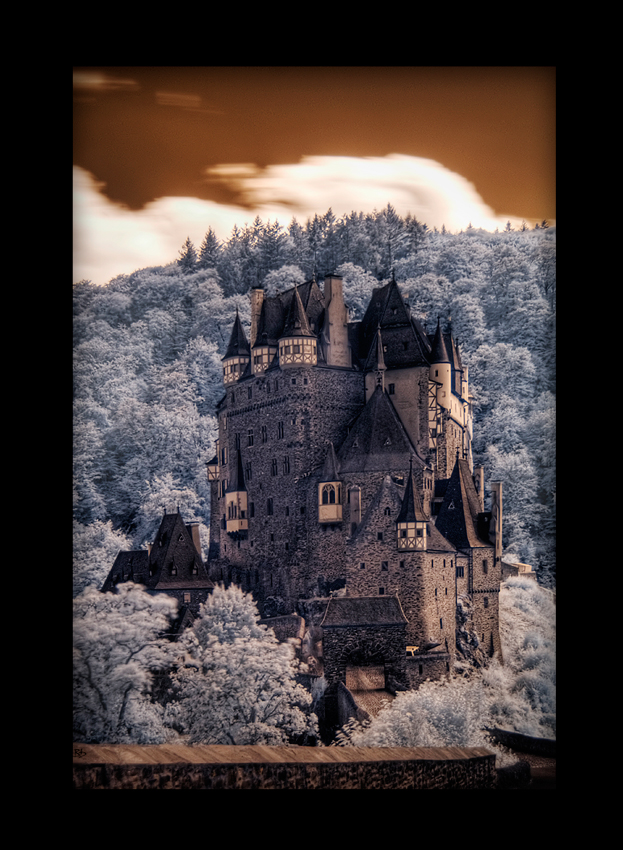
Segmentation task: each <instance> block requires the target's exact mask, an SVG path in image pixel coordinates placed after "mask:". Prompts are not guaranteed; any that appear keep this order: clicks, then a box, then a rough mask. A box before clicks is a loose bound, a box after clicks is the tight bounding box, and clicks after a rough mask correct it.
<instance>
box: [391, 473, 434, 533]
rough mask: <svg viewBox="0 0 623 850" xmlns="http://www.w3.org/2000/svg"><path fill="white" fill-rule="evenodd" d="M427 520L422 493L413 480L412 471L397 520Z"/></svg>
mask: <svg viewBox="0 0 623 850" xmlns="http://www.w3.org/2000/svg"><path fill="white" fill-rule="evenodd" d="M427 520H428V517H427V516H426V514H425V513H424V509H423V508H422V500H421V499H420V493H419V491H418V489H417V487H416V486H415V484H414V482H413V473H410V474H409V477H408V478H407V485H406V487H405V494H404V497H403V500H402V506H401V508H400V513H399V514H398V518H397V519H396V522H426V521H427Z"/></svg>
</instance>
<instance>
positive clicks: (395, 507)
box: [351, 475, 402, 542]
mask: <svg viewBox="0 0 623 850" xmlns="http://www.w3.org/2000/svg"><path fill="white" fill-rule="evenodd" d="M401 504H402V496H401V494H400V490H399V489H398V485H397V484H395V482H394V481H393V480H392V477H391V475H386V476H385V477H384V478H383V481H382V482H381V484H380V485H379V487H378V488H377V490H376V493H375V494H374V495H373V496H372V498H371V499H370V503H369V505H368V507H367V508H366V510H365V513H364V515H363V517H362V518H361V522H360V523H359V525H358V526H357V528H356V529H355V531H354V532H353V534H352V536H351V540H352V542H356V541H358V540H361V539H363V540H365V537H366V534H367V533H369V532H370V531H372V532H373V533H375V532H376V531H378V522H379V520H380V518H381V516H382V513H383V512H384V509H385V508H386V507H389V508H391V511H392V516H396V514H397V513H398V512H399V511H400V506H401Z"/></svg>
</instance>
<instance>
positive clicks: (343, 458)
mask: <svg viewBox="0 0 623 850" xmlns="http://www.w3.org/2000/svg"><path fill="white" fill-rule="evenodd" d="M337 457H338V460H339V462H340V472H341V473H345V472H377V471H381V472H389V471H391V470H400V471H404V470H405V469H407V467H408V465H409V461H410V458H411V457H413V459H414V462H415V463H416V464H419V465H420V466H423V465H424V460H423V459H422V458H421V457H420V456H419V455H418V453H417V450H416V449H415V447H414V446H413V444H412V442H411V440H410V439H409V436H408V434H407V432H406V431H405V429H404V426H403V424H402V422H401V421H400V418H399V416H398V414H397V413H396V410H395V409H394V406H393V404H392V403H391V401H390V399H389V396H388V395H387V393H385V392H384V391H383V390H382V389H381V387H379V386H377V387H376V389H375V391H374V393H373V395H372V398H371V399H370V401H368V403H367V404H366V405H365V406H364V408H363V409H362V411H361V413H360V414H359V416H358V417H357V419H356V420H355V423H354V425H353V427H352V428H351V431H350V433H349V434H348V436H347V437H346V439H345V440H344V442H343V443H342V445H341V447H340V449H339V451H338V453H337Z"/></svg>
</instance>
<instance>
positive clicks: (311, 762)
mask: <svg viewBox="0 0 623 850" xmlns="http://www.w3.org/2000/svg"><path fill="white" fill-rule="evenodd" d="M496 779H497V776H496V771H495V755H494V754H493V753H491V752H489V751H488V750H487V749H485V748H484V747H471V748H467V747H435V748H427V747H417V748H416V747H413V748H397V747H382V748H362V747H331V748H316V747H289V746H284V747H226V746H218V747H183V746H161V747H156V746H153V747H136V746H132V747H123V746H101V747H94V746H91V745H86V744H75V745H74V764H73V787H74V790H136V789H145V790H150V789H154V790H156V789H157V790H166V789H232V790H238V789H249V790H251V789H262V790H270V789H275V790H278V789H288V790H291V789H301V790H310V789H325V790H327V789H340V790H348V789H352V790H356V789H378V790H389V789H405V790H406V789H420V788H423V789H466V790H468V789H480V788H482V789H491V788H495V787H496Z"/></svg>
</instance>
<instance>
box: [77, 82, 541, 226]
mask: <svg viewBox="0 0 623 850" xmlns="http://www.w3.org/2000/svg"><path fill="white" fill-rule="evenodd" d="M554 89H555V70H554V69H553V68H542V67H502V68H492V67H485V68H473V67H466V68H463V67H434V68H418V67H409V68H405V67H388V68H385V67H361V68H352V67H335V68H333V67H303V68H296V67H294V68H291V67H278V68H270V67H258V68H252V67H233V68H227V67H217V68H210V67H204V68H196V67H183V68H177V67H156V68H143V67H113V66H111V67H106V68H76V69H75V86H74V164H75V165H77V166H80V167H81V168H82V169H84V170H85V171H87V172H89V173H90V174H92V175H93V177H95V178H96V179H97V180H100V181H103V182H104V183H105V184H106V188H105V194H106V196H107V197H108V198H109V199H110V200H112V201H116V202H119V203H122V204H125V205H128V206H129V208H130V209H132V210H138V209H141V208H142V207H143V206H144V204H146V203H148V202H150V201H153V200H155V199H157V198H161V197H173V196H186V197H196V198H199V199H203V200H212V201H217V202H221V203H231V202H236V203H239V202H240V199H239V198H237V197H236V195H235V193H234V192H233V191H232V187H228V186H224V185H222V184H221V183H220V182H218V183H216V182H214V181H208V180H207V179H206V176H205V169H206V168H208V167H210V166H213V165H217V164H227V163H254V164H256V165H258V166H266V165H275V164H287V163H296V162H298V161H299V160H300V159H301V157H303V156H336V155H338V156H349V157H370V156H374V157H384V156H386V155H388V154H403V155H407V156H415V157H424V158H428V159H432V160H435V161H436V162H438V163H440V164H441V165H443V166H445V167H446V168H448V169H450V170H451V171H453V172H456V173H457V174H460V175H462V176H463V177H464V178H466V179H467V180H469V181H470V182H471V183H473V185H474V186H475V188H476V190H477V192H478V193H479V195H480V196H481V197H482V199H483V200H484V201H485V203H486V204H488V205H489V206H490V207H491V208H492V209H493V210H494V211H495V212H496V213H497V214H501V215H506V214H508V215H512V216H515V217H517V218H519V219H521V218H525V219H526V220H529V221H531V220H538V221H541V220H542V219H548V220H550V221H551V220H554V219H555V218H556V208H555V183H554V169H555V162H554V157H555V105H554V98H555V94H554ZM389 200H390V199H388V201H389ZM334 212H335V213H336V214H337V215H341V214H342V213H344V212H350V210H341V209H334ZM285 223H286V222H284V224H285Z"/></svg>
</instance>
